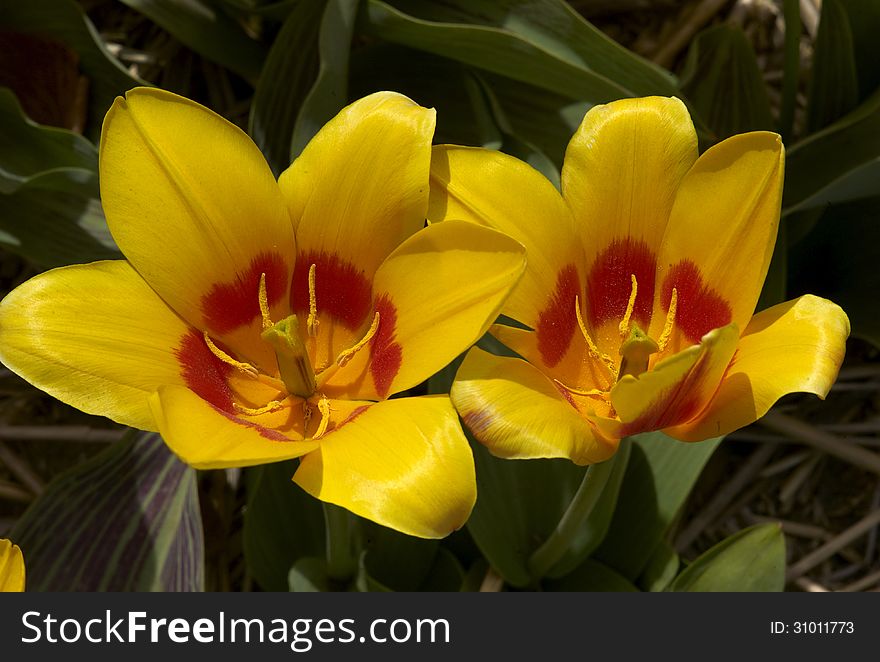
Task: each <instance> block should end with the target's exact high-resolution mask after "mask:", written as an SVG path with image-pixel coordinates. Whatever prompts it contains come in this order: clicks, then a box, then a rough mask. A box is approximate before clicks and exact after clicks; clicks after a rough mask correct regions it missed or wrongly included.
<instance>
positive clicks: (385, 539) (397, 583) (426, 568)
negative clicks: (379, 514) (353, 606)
mask: <svg viewBox="0 0 880 662" xmlns="http://www.w3.org/2000/svg"><path fill="white" fill-rule="evenodd" d="M361 530H362V531H363V535H364V541H363V543H364V553H363V554H362V556H361V568H360V569H361V572H362V575H361V577H360V578H359V583H360V584H361V586H362V587H366V590H388V591H415V590H418V589H419V587H420V586H421V585H422V583H423V582H424V581H425V579H426V578H427V577H428V573H429V572H430V571H431V567H432V566H433V564H434V561H435V558H436V556H437V552H438V550H439V548H440V543H439V542H438V541H437V540H423V539H421V538H413V537H412V536H407V535H405V534H403V533H400V532H398V531H394V530H393V529H389V528H387V527H384V526H380V525H379V524H375V523H374V522H370V521H368V520H363V519H362V520H361ZM456 590H457V589H456Z"/></svg>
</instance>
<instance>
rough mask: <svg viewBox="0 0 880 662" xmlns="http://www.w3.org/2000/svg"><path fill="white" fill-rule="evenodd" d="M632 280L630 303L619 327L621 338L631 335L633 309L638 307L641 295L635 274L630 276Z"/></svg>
mask: <svg viewBox="0 0 880 662" xmlns="http://www.w3.org/2000/svg"><path fill="white" fill-rule="evenodd" d="M630 278H632V287H631V288H630V291H629V301H628V302H627V304H626V312H625V313H624V314H623V319H622V320H620V326H619V327H617V328H618V329H619V330H620V335H621V337H624V338H625V337H626V336H627V335H628V334H629V320H630V318H631V317H632V314H633V308H635V307H636V296H637V295H638V293H639V282H638V281H637V280H636V275H635V274H630Z"/></svg>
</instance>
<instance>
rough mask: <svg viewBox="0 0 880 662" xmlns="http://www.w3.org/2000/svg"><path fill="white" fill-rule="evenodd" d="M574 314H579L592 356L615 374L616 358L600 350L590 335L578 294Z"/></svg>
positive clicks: (582, 331)
mask: <svg viewBox="0 0 880 662" xmlns="http://www.w3.org/2000/svg"><path fill="white" fill-rule="evenodd" d="M574 314H575V315H576V316H577V323H578V326H579V327H580V330H581V335H582V336H583V337H584V340H585V341H586V343H587V347H588V348H589V350H590V356H592V357H593V358H594V359H599V360H600V361H602V363H604V364H605V367H606V368H608V372H610V373H611V374H612V375H614V374H615V370H614V359H612V358H611V357H610V356H608V355H607V354H605V353H603V352H600V351H599V348H598V347H597V346H596V343H594V342H593V339H592V338H591V337H590V334H589V332H588V331H587V326H586V325H585V324H584V318H583V317H581V302H580V297H577V296H575V298H574Z"/></svg>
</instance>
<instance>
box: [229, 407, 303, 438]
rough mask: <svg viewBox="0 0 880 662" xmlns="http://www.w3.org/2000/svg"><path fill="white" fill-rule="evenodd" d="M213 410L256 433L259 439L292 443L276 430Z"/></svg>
mask: <svg viewBox="0 0 880 662" xmlns="http://www.w3.org/2000/svg"><path fill="white" fill-rule="evenodd" d="M214 409H217V412H218V413H220V414H223V416H224V417H226V418H227V419H229V420H230V421H232V422H233V423H237V424H238V425H241V426H242V427H246V428H250V429H251V430H254V431H255V432H257V433H258V434H259V435H260V436H261V437H265V438H266V439H268V440H269V441H293V440H292V439H290V438H289V437H286V436H284V435H283V434H282V433H280V432H279V431H278V430H273V429H272V428H267V427H266V426H264V425H260V424H259V423H254V422H253V421H246V420H244V419H242V418H239V417H238V416H235V415H234V414H231V413H229V412H228V411H223V410H222V409H218V408H217V407H214Z"/></svg>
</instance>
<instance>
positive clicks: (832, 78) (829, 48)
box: [807, 0, 876, 132]
mask: <svg viewBox="0 0 880 662" xmlns="http://www.w3.org/2000/svg"><path fill="white" fill-rule="evenodd" d="M875 38H876V35H875ZM875 64H876V63H875ZM858 103H859V81H858V74H857V73H856V62H855V52H854V45H853V36H852V30H851V29H850V24H849V18H848V17H847V15H846V10H845V9H844V3H843V2H841V0H823V2H822V14H821V16H820V19H819V30H818V33H817V34H816V49H815V52H814V55H813V77H812V79H811V81H810V100H809V103H808V104H807V129H808V130H809V131H810V132H813V131H818V130H819V129H821V128H823V127H825V126H828V125H829V124H831V123H832V122H834V121H835V120H837V119H839V118H841V117H843V116H844V115H845V114H846V113H848V112H850V111H851V110H853V109H854V108H855V107H856V106H857V105H858Z"/></svg>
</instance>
